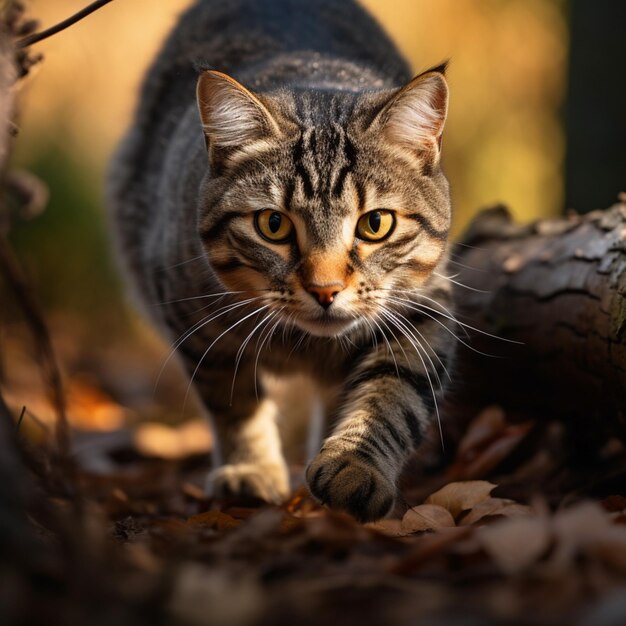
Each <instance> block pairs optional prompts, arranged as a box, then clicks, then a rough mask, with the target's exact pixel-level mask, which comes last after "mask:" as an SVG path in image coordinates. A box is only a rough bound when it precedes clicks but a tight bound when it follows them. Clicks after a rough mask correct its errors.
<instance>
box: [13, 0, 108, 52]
mask: <svg viewBox="0 0 626 626" xmlns="http://www.w3.org/2000/svg"><path fill="white" fill-rule="evenodd" d="M112 1H113V0H96V2H92V3H91V4H90V5H88V6H86V7H85V8H84V9H81V10H80V11H79V12H78V13H75V14H74V15H72V16H71V17H68V18H67V19H66V20H63V21H62V22H59V23H58V24H55V25H54V26H51V27H50V28H47V29H46V30H43V31H41V32H40V33H34V34H33V35H29V36H28V37H24V38H23V39H20V40H19V41H17V42H16V44H15V47H16V48H18V49H21V48H28V46H32V45H33V44H35V43H39V42H40V41H43V40H44V39H47V38H48V37H52V35H56V34H57V33H60V32H61V31H62V30H65V29H66V28H69V27H70V26H72V24H76V22H79V21H80V20H82V19H83V18H85V17H87V16H88V15H91V14H92V13H93V12H94V11H97V10H98V9H100V8H102V7H103V6H104V5H105V4H109V2H112Z"/></svg>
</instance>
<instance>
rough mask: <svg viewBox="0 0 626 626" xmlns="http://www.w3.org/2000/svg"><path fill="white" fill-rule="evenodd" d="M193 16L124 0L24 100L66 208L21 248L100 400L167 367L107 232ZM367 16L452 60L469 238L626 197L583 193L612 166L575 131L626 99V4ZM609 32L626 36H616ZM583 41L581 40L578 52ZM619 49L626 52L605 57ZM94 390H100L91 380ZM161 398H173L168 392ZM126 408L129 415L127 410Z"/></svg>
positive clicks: (50, 63)
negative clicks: (607, 62)
mask: <svg viewBox="0 0 626 626" xmlns="http://www.w3.org/2000/svg"><path fill="white" fill-rule="evenodd" d="M263 1H270V0H263ZM86 4H87V0H31V2H30V9H31V15H32V16H33V17H36V18H37V19H39V20H40V21H41V24H42V27H46V26H50V25H52V24H54V23H56V22H58V21H60V20H62V19H64V18H65V17H67V16H69V15H70V14H72V13H74V12H76V11H78V10H79V9H81V8H82V7H83V6H85V5H86ZM188 4H189V0H160V1H159V2H158V3H157V2H155V1H154V0H116V1H115V2H112V3H111V4H109V5H107V6H105V7H104V8H102V9H101V10H99V11H98V12H96V13H95V14H93V15H92V16H90V17H89V18H87V19H85V20H83V21H81V22H79V23H78V24H76V25H75V26H73V27H71V28H70V29H68V30H66V31H64V32H63V33H61V34H58V35H56V36H54V37H52V38H50V39H48V40H46V41H45V42H42V43H41V44H38V45H37V46H36V50H37V51H40V52H42V53H43V54H44V56H45V60H44V62H43V63H41V64H40V65H39V66H37V68H36V69H35V71H33V72H32V74H31V75H30V76H29V77H28V78H27V80H26V81H25V84H24V85H23V86H22V93H21V111H22V114H21V117H20V120H19V129H20V130H19V137H18V140H17V150H16V160H15V161H16V166H17V167H20V168H24V169H28V170H30V171H32V172H34V173H35V174H36V175H37V176H39V177H40V178H41V179H42V180H43V181H45V183H46V184H47V185H48V187H49V189H50V194H51V195H50V203H49V206H48V208H47V209H46V211H45V212H44V213H43V214H42V215H41V216H38V217H36V218H34V219H32V220H30V221H23V222H20V223H16V224H15V226H14V228H13V231H12V234H11V237H12V241H13V243H14V245H15V246H16V248H17V250H18V253H19V255H20V258H21V259H22V261H23V263H24V265H25V266H26V268H27V270H28V272H29V274H30V275H31V277H32V278H33V281H34V283H35V287H36V291H37V293H38V296H39V298H40V300H41V301H42V303H43V305H44V307H45V309H46V312H47V314H48V317H49V319H50V320H51V323H52V325H53V328H54V331H55V337H56V341H57V343H58V344H59V345H60V346H61V347H60V349H61V351H62V352H63V354H64V359H65V367H66V368H68V369H70V370H72V371H74V372H81V371H82V372H85V371H90V372H92V373H93V371H94V365H93V363H91V361H92V360H93V359H94V358H95V357H93V355H94V354H96V355H98V356H97V360H98V363H99V366H98V367H97V368H96V369H95V371H96V375H97V376H98V379H99V382H98V385H97V386H98V388H99V389H102V388H104V391H105V392H106V393H108V394H109V396H111V397H113V396H115V395H116V394H117V395H120V392H119V388H120V386H121V387H124V385H126V386H127V387H128V386H129V381H130V380H131V379H132V380H135V381H136V380H140V381H143V383H141V384H143V386H144V387H146V388H147V387H149V386H150V384H149V383H150V381H151V380H152V382H153V378H154V368H152V369H150V368H146V367H145V363H146V359H148V360H150V361H151V362H152V364H153V363H154V361H155V360H156V361H158V360H159V359H160V358H162V357H163V356H164V354H165V352H164V350H165V348H164V346H163V345H162V344H161V343H159V342H158V340H156V339H155V338H154V336H153V334H152V332H151V331H150V330H149V329H148V328H147V327H146V325H145V324H144V323H143V322H142V321H140V320H139V319H138V318H137V317H136V316H135V315H134V314H132V313H131V312H130V311H131V309H130V307H129V306H128V305H127V304H126V297H125V296H124V295H123V294H122V289H121V286H120V281H119V279H118V277H117V275H116V272H115V269H114V263H113V262H112V259H111V254H110V244H109V241H108V238H107V234H106V228H105V222H106V219H105V214H104V209H103V203H102V195H103V194H102V186H103V178H104V172H105V170H106V167H107V162H108V160H109V157H110V155H111V152H112V150H113V149H114V147H115V145H116V144H117V142H118V141H119V139H120V137H121V136H122V134H123V132H124V129H125V128H126V126H127V124H128V123H129V120H130V116H131V114H132V111H133V107H134V103H135V100H136V96H137V90H138V86H139V84H140V81H141V78H142V75H143V73H144V70H145V68H146V67H147V65H148V63H149V61H150V60H151V59H152V57H153V56H154V54H155V52H156V50H157V49H158V47H159V44H160V42H161V41H162V40H163V37H164V36H165V34H166V33H167V32H168V30H169V29H170V28H171V27H172V25H173V24H174V22H175V20H176V17H177V15H178V14H179V13H180V11H181V10H182V9H184V8H185V7H186V6H187V5H188ZM363 4H364V5H365V6H366V7H367V8H368V9H370V10H371V11H372V13H373V14H374V15H375V16H376V17H377V18H378V19H379V20H380V22H381V23H382V24H383V25H384V26H385V27H386V29H387V30H388V32H389V33H390V34H391V36H392V37H393V39H394V40H395V41H396V42H397V43H398V45H399V47H400V49H401V50H402V52H403V53H404V54H405V55H406V56H407V58H408V59H409V60H410V62H411V64H412V65H413V67H414V69H415V71H416V72H418V71H421V70H423V69H426V68H428V67H429V66H432V65H435V64H438V63H439V62H441V61H442V60H444V59H447V58H450V59H451V65H450V70H449V74H448V76H449V81H450V86H451V105H450V115H449V121H448V125H447V131H446V135H445V141H444V146H445V147H444V167H445V170H446V172H447V174H448V177H449V178H450V181H451V185H452V190H453V200H454V210H455V222H454V232H455V234H458V233H459V232H460V231H461V230H462V228H463V227H464V225H465V224H466V223H467V221H468V220H469V219H470V218H471V216H472V215H473V214H474V213H475V212H476V211H477V210H479V209H480V208H481V207H484V206H485V205H489V204H493V203H496V202H504V203H506V204H507V205H508V206H509V207H510V208H511V209H512V212H513V214H514V215H515V217H516V218H517V219H519V220H523V221H526V220H531V219H535V218H538V217H546V216H552V215H557V214H560V213H562V212H563V211H564V209H565V208H566V207H567V206H572V205H573V204H576V203H580V205H579V206H576V208H577V209H580V210H590V209H593V208H598V207H600V206H602V207H604V206H608V204H610V202H611V201H612V199H613V198H614V197H615V196H616V195H617V192H618V191H620V190H624V187H626V185H624V184H622V185H621V187H622V189H619V188H618V185H617V183H615V181H614V179H611V178H610V177H609V180H604V181H603V188H602V193H603V194H604V195H603V196H593V195H591V196H590V195H587V196H584V194H582V193H581V192H580V191H576V188H575V185H573V183H572V182H571V181H574V182H576V181H578V182H579V185H580V184H581V183H582V188H583V191H584V190H585V189H587V188H589V187H592V188H593V187H594V184H595V181H596V180H597V179H596V178H594V177H593V176H591V175H589V171H590V170H589V169H588V168H589V167H591V166H592V165H593V163H594V162H595V163H597V162H598V160H599V155H598V153H597V152H594V151H593V150H589V149H587V147H588V146H587V144H585V141H586V137H587V135H589V134H590V133H589V132H586V129H587V126H586V125H585V124H581V123H580V122H581V120H582V119H584V117H583V116H584V115H585V111H588V110H589V108H587V109H585V108H584V107H582V105H581V107H582V108H580V109H576V110H575V111H574V110H573V109H572V110H573V111H574V113H576V115H577V117H575V118H574V116H573V115H574V113H571V114H570V116H569V118H568V107H567V106H566V103H567V101H568V93H569V95H570V97H571V98H574V96H575V97H576V102H582V101H583V100H584V98H585V95H586V94H590V93H591V94H593V93H594V90H596V89H600V90H602V89H605V90H606V89H612V90H615V89H616V88H618V89H622V93H623V89H624V88H623V83H624V79H623V76H624V73H623V69H624V65H623V63H621V60H620V59H623V58H624V52H623V50H622V49H623V39H622V38H621V37H620V36H619V29H620V28H623V25H624V24H625V23H626V18H624V19H621V18H622V17H624V8H623V6H622V7H621V8H620V5H622V3H617V2H609V1H607V0H600V1H599V2H598V3H593V6H591V5H592V3H583V2H582V1H577V0H573V1H572V2H567V1H566V0H437V2H434V1H432V0H393V1H390V0H363ZM585 4H586V6H587V8H585ZM585 11H586V12H587V14H589V15H588V16H587V17H586V15H585ZM591 15H595V16H596V22H598V25H597V28H598V29H600V30H599V31H598V32H599V33H600V35H598V34H597V33H595V31H594V32H592V30H590V29H592V27H593V20H591V19H588V17H589V16H591ZM607 28H609V29H610V28H613V29H617V31H616V32H617V36H615V37H613V36H612V35H611V34H610V33H607V30H606V29H607ZM594 33H595V34H594ZM594 37H595V38H596V39H594ZM598 37H599V39H598ZM572 41H573V42H574V43H576V42H578V43H576V46H575V47H573V48H571V45H570V44H571V42H572ZM606 42H609V43H610V44H611V45H612V46H613V48H614V50H613V51H612V52H611V51H606V50H605V49H604V47H603V46H604V43H606ZM611 42H612V43H611ZM571 51H577V52H576V55H577V56H576V55H573V54H570V52H571ZM605 55H606V58H609V55H612V56H611V58H612V59H613V61H612V62H613V63H614V64H615V63H617V66H618V67H621V69H622V72H621V74H617V75H615V76H614V78H613V79H612V81H611V82H610V84H609V85H607V84H605V83H606V81H603V79H602V75H601V74H600V72H601V71H602V61H601V59H602V58H603V56H605ZM615 55H617V59H618V60H617V61H616V60H615ZM570 60H572V61H570ZM570 62H575V63H576V64H577V67H578V66H580V68H581V71H580V72H577V73H576V76H577V77H578V78H577V80H576V81H573V80H569V81H568V72H569V71H570ZM620 63H621V65H620ZM585 68H587V69H586V71H587V74H585V73H584V71H583V70H585ZM604 74H606V72H604ZM620 85H621V87H620ZM609 100H610V98H607V99H605V101H604V102H603V105H602V106H603V107H609V108H608V109H606V108H604V109H603V108H597V107H596V108H595V110H594V119H593V120H590V122H591V121H593V122H594V123H595V124H601V123H602V121H603V120H606V118H607V117H608V118H609V120H610V121H612V116H613V117H614V118H615V119H617V118H618V117H619V118H623V117H624V115H623V112H622V113H621V114H620V113H619V106H620V105H617V104H616V103H615V102H612V103H611V102H609ZM611 107H613V111H614V112H611ZM570 109H571V107H570ZM568 119H569V120H570V121H569V122H568V121H567V120H568ZM572 120H574V121H572ZM605 126H606V125H605ZM590 128H591V126H590ZM611 128H613V129H615V128H616V127H611ZM617 129H618V130H619V127H617ZM622 130H623V122H622ZM620 132H621V131H620ZM576 133H578V134H576ZM598 133H600V131H598V132H594V133H592V134H593V137H594V138H595V140H596V141H600V142H602V141H605V142H606V141H608V139H603V138H602V134H601V133H600V134H598ZM609 134H610V133H609ZM567 135H569V136H570V137H572V138H573V139H572V141H574V140H575V141H578V142H579V143H580V147H579V154H581V155H583V156H585V157H586V158H587V162H583V160H582V157H581V159H580V160H577V161H576V162H572V163H569V165H568V171H571V172H574V175H572V174H569V175H566V169H565V163H566V136H567ZM613 135H615V132H613ZM609 139H610V138H609ZM614 139H615V137H613V140H614ZM620 141H621V140H620ZM614 143H615V142H614ZM601 145H602V144H601ZM617 145H620V143H619V142H618V144H617ZM612 158H613V161H614V160H615V158H618V161H619V160H620V159H621V161H620V167H621V166H623V165H624V155H623V148H622V149H621V150H620V151H619V155H618V152H617V151H616V152H615V156H614V157H612ZM570 160H571V159H570ZM600 160H601V159H600ZM589 162H591V165H590V163H589ZM577 167H578V170H577V169H576V168H577ZM623 171H625V172H626V167H624V170H623ZM581 172H582V174H581ZM585 172H586V173H587V175H585ZM568 179H569V181H570V182H568ZM586 181H589V182H588V183H587V182H586ZM625 182H626V181H625ZM577 194H578V195H577ZM593 203H598V204H597V205H595V206H594V205H593ZM602 203H603V204H602ZM583 204H584V206H583ZM3 309H5V310H4V311H3V312H2V315H3V316H4V317H5V320H4V321H5V322H6V324H5V326H4V328H5V330H4V331H3V337H4V340H5V342H9V343H10V342H11V341H16V342H17V341H18V339H16V338H17V337H18V335H19V332H18V327H17V326H16V325H12V324H13V322H14V316H13V313H12V312H11V308H10V304H9V306H7V307H3ZM7 329H8V330H7ZM87 362H89V363H88V364H86V363H87ZM81 368H82V369H81ZM90 368H91V369H90ZM5 369H6V366H5ZM18 369H19V368H18ZM77 376H78V374H77ZM103 380H104V382H103ZM81 384H83V385H87V387H89V381H87V382H86V383H85V382H84V381H83V382H82V383H81ZM137 384H139V383H137ZM172 384H173V385H174V386H175V385H179V384H180V383H172ZM18 387H19V385H18ZM141 388H142V389H143V387H141ZM94 393H95V392H94ZM124 393H125V394H126V396H125V397H126V404H127V405H132V397H133V393H134V391H133V389H126V391H125V392H124ZM137 393H139V392H137ZM162 393H163V396H164V397H167V398H171V397H172V394H171V393H170V392H169V391H168V389H167V386H166V389H165V391H163V392H162ZM172 393H173V392H172ZM129 397H130V398H131V400H128V398H129ZM157 403H158V398H157ZM112 405H113V407H114V408H115V405H116V403H115V402H112ZM42 410H43V409H42ZM112 410H113V409H112ZM113 412H115V411H114V410H113ZM118 412H119V411H118ZM118 417H119V416H118ZM120 419H121V418H120ZM105 421H106V420H105Z"/></svg>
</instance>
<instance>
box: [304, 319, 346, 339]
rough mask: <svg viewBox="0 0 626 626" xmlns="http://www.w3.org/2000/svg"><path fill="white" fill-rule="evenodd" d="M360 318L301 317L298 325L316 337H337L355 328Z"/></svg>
mask: <svg viewBox="0 0 626 626" xmlns="http://www.w3.org/2000/svg"><path fill="white" fill-rule="evenodd" d="M357 323H358V320H356V319H354V318H352V317H350V318H339V319H333V318H331V317H323V318H317V319H307V318H299V319H298V321H297V325H298V326H299V327H300V328H301V329H302V330H304V331H306V332H307V333H309V334H311V335H314V336H315V337H337V336H339V335H343V334H345V333H346V332H347V331H349V330H350V329H351V328H354V327H355V326H356V324H357Z"/></svg>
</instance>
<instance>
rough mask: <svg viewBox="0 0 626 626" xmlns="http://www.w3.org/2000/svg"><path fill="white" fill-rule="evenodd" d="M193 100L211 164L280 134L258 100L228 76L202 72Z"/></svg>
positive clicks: (208, 71) (268, 113) (213, 71)
mask: <svg viewBox="0 0 626 626" xmlns="http://www.w3.org/2000/svg"><path fill="white" fill-rule="evenodd" d="M196 97H197V102H198V109H199V111H200V119H201V120H202V127H203V130H204V134H205V137H206V141H207V148H208V150H209V157H210V159H211V161H212V162H214V161H220V162H221V161H224V160H225V159H227V158H228V156H229V155H232V154H233V153H234V152H236V151H237V150H240V149H242V148H245V147H246V146H248V145H250V144H252V143H254V142H256V141H259V140H262V139H265V138H267V137H269V136H272V135H277V134H279V132H280V131H279V129H278V126H277V124H276V121H275V120H274V118H273V117H272V115H271V113H270V112H269V111H268V109H267V107H266V106H265V105H264V104H263V103H262V102H261V101H260V100H259V98H258V97H257V96H256V95H254V94H253V93H252V92H251V91H250V90H248V89H246V88H245V87H244V86H243V85H242V84H240V83H238V82H237V81H236V80H235V79H234V78H231V77H230V76H228V75H227V74H223V73H222V72H218V71H215V70H207V71H205V72H203V73H202V74H201V75H200V77H199V78H198V84H197V88H196Z"/></svg>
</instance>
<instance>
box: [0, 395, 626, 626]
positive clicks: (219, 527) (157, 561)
mask: <svg viewBox="0 0 626 626" xmlns="http://www.w3.org/2000/svg"><path fill="white" fill-rule="evenodd" d="M92 396H93V397H95V394H92ZM106 402H107V405H108V406H110V405H111V400H110V399H108V398H107V400H106ZM189 424H190V425H189V426H186V425H182V426H166V427H163V428H162V427H160V426H155V425H154V424H152V423H149V422H148V423H147V424H145V425H143V424H139V425H138V427H135V428H134V429H130V430H122V431H115V432H117V433H118V434H113V433H106V434H103V433H91V434H88V433H84V434H83V435H82V436H81V437H79V438H76V439H75V445H76V448H77V452H78V453H77V454H76V456H75V461H76V463H77V465H76V467H74V469H73V471H72V472H71V473H70V474H69V475H66V476H57V475H55V469H54V463H53V462H51V463H50V464H49V469H48V474H47V477H46V481H47V483H48V487H46V488H45V489H44V491H43V492H44V493H48V505H49V507H50V508H51V509H52V510H53V511H55V513H54V514H53V516H58V515H59V514H61V515H62V516H64V517H65V518H67V521H68V524H69V525H70V527H71V528H73V531H72V532H71V533H70V537H72V536H73V535H76V537H80V539H76V538H74V539H66V541H67V542H69V544H70V545H71V544H72V543H73V542H76V544H77V545H78V546H82V547H83V548H84V547H85V545H89V549H84V552H83V559H84V560H85V562H86V563H88V567H89V570H90V571H91V572H92V574H91V576H92V577H93V583H94V585H95V587H94V589H95V588H102V589H106V590H107V591H106V594H107V598H108V600H107V601H108V602H110V603H112V604H116V603H117V605H118V608H117V611H118V613H120V614H124V615H126V616H127V618H128V620H130V621H128V620H127V623H133V624H135V623H137V624H141V623H144V622H145V623H148V621H150V623H153V621H152V618H153V617H155V616H156V617H157V618H158V619H161V620H163V619H165V620H166V621H167V620H171V621H172V622H174V623H183V624H192V625H193V624H198V625H200V624H220V625H222V624H225V625H229V624H233V625H234V624H237V625H238V624H270V625H271V624H291V623H298V624H305V625H306V624H318V623H320V622H323V621H327V622H329V623H342V624H344V623H345V624H352V623H354V624H368V623H372V624H378V623H392V624H399V625H402V624H407V625H408V624H418V623H419V624H428V625H430V624H441V625H443V626H446V625H447V624H450V625H456V624H459V623H463V624H465V623H468V624H473V623H475V624H486V625H489V624H500V623H515V624H562V623H567V624H573V625H577V624H580V626H588V621H587V622H586V621H585V620H588V619H589V617H588V616H589V615H592V616H595V617H594V619H596V618H597V619H598V620H601V619H605V621H604V622H602V621H598V622H597V623H598V624H599V626H602V625H603V623H605V624H607V626H608V625H609V624H613V623H621V622H611V621H610V619H613V617H614V616H615V615H621V613H620V611H624V610H626V609H625V607H624V603H623V602H619V601H617V600H612V598H613V597H614V595H613V594H616V593H617V594H618V595H619V591H620V590H624V589H625V588H626V523H625V520H626V491H624V489H621V490H619V489H618V490H615V485H616V484H619V482H616V476H617V477H619V476H622V477H623V476H626V471H624V467H623V465H621V461H620V458H621V457H620V450H619V449H617V451H616V452H615V453H614V454H612V455H609V458H607V459H605V460H604V462H605V466H606V468H607V472H606V476H607V477H608V480H607V483H606V485H605V484H603V483H602V471H596V473H595V476H596V479H597V480H596V483H594V484H589V481H588V480H587V482H586V483H585V482H584V481H583V482H582V483H581V480H580V476H579V475H578V474H577V471H576V468H575V466H574V467H573V466H572V465H571V464H568V462H567V461H568V459H569V457H568V454H569V453H568V452H567V451H566V449H565V445H564V444H562V443H559V441H560V440H559V437H558V436H557V435H555V432H557V433H560V432H561V431H560V430H559V429H558V428H557V429H556V431H555V430H554V429H551V428H549V427H546V426H545V425H542V426H541V427H537V426H536V425H535V423H534V422H533V420H531V419H525V420H523V421H522V422H519V421H518V422H516V423H511V424H509V423H508V422H507V416H506V414H505V413H504V411H502V410H501V409H499V408H498V407H488V408H486V409H485V410H484V411H482V412H481V413H480V414H478V415H477V416H476V418H475V419H474V420H473V421H472V422H471V423H470V424H469V426H468V428H467V430H466V432H465V434H464V436H463V438H462V439H461V441H460V442H459V445H458V446H457V448H456V453H455V456H454V457H453V458H451V459H449V461H448V462H447V463H444V464H439V465H433V466H432V467H427V466H424V467H421V469H420V471H419V472H414V473H413V474H411V475H410V476H409V482H408V487H407V489H405V490H404V492H403V497H402V498H401V499H400V506H399V507H398V508H397V510H396V514H395V515H394V517H392V518H390V519H384V520H380V521H378V522H375V523H370V524H365V525H361V524H358V523H357V522H355V521H354V520H353V519H351V518H350V517H348V516H347V515H344V514H341V513H336V512H332V511H329V510H328V509H326V508H324V507H321V506H320V505H318V504H317V503H316V502H314V501H313V500H312V499H311V498H310V497H309V495H308V491H307V489H306V488H305V487H304V486H301V487H299V488H297V489H296V490H295V491H294V493H293V495H292V496H291V497H290V499H289V500H288V501H287V502H285V503H284V504H283V505H281V506H269V505H264V504H262V503H260V502H245V501H237V500H232V499H211V498H207V497H206V496H205V494H204V491H203V490H202V488H201V485H202V481H203V477H204V475H205V474H206V471H207V470H208V469H209V464H208V456H207V454H206V449H207V448H208V447H210V445H211V442H210V439H209V438H207V436H206V435H204V434H203V433H202V429H201V427H200V426H198V425H197V423H195V422H190V423H189ZM194 429H196V430H194ZM537 429H539V431H540V433H539V435H537V432H536V431H537ZM188 433H192V434H191V435H189V434H188ZM560 446H561V447H560ZM546 454H547V456H548V458H547V459H546ZM94 459H97V460H98V461H97V462H94ZM620 472H621V473H620ZM300 474H301V472H300ZM51 476H53V477H54V481H52V482H53V483H55V486H54V487H50V486H49V483H50V477H51ZM68 476H69V477H68ZM32 478H33V479H34V480H35V481H36V482H37V484H38V487H37V488H38V489H39V490H40V491H41V489H42V488H43V487H42V485H43V484H44V482H45V481H42V478H44V477H43V476H41V475H39V474H38V473H37V472H34V473H33V476H32ZM59 483H65V484H64V487H63V489H62V490H61V492H59V490H58V486H59ZM583 484H584V485H585V488H586V489H587V491H586V492H584V491H583V490H582V488H581V485H583ZM621 484H622V485H624V484H625V483H621ZM607 489H612V491H610V492H606V493H603V491H605V490H607ZM46 490H47V491H46ZM599 494H600V496H601V497H598V495H599ZM77 503H78V504H77ZM81 503H82V504H81ZM34 519H37V518H34ZM37 524H38V525H39V526H40V529H39V530H38V532H37V534H38V541H42V539H41V537H44V538H46V539H44V543H46V542H50V541H51V542H52V543H51V544H50V546H48V548H49V549H50V550H52V552H53V554H54V551H55V545H56V542H57V541H58V540H57V539H54V537H56V536H57V535H58V530H57V531H55V530H54V529H52V530H50V531H48V530H46V522H45V521H37ZM42 529H43V530H44V531H45V532H42ZM83 548H81V549H83ZM76 549H78V548H77V547H76V546H75V547H74V550H76ZM48 558H51V557H48ZM56 558H57V559H58V558H60V556H59V554H58V553H57V556H56ZM84 566H85V564H84V563H83V567H84ZM66 570H67V571H66V575H67V576H72V577H76V576H84V572H82V571H74V570H73V569H72V567H66ZM112 571H116V572H118V579H116V581H115V582H112V581H110V580H109V579H110V576H111V572H112ZM47 575H48V576H49V577H50V578H51V581H50V582H54V583H55V584H57V585H59V584H60V581H59V576H61V578H62V575H60V574H59V573H58V572H57V573H56V574H54V575H52V574H47ZM103 581H107V582H103ZM63 584H65V585H67V584H69V583H68V582H67V581H65V582H64V583H63ZM25 589H29V593H34V592H33V591H32V589H31V588H28V587H27V586H26V587H25ZM24 593H26V592H24ZM90 593H91V596H93V595H94V593H96V592H95V591H92V592H90ZM96 595H97V594H96ZM91 596H90V597H91ZM615 597H617V596H615ZM146 598H150V603H151V604H150V609H149V610H148V609H146V602H147V600H146ZM78 604H79V607H78V608H77V607H76V606H74V607H72V611H73V613H72V615H74V614H75V613H76V612H78V614H80V615H81V616H82V618H84V619H83V621H85V619H86V616H90V615H92V613H91V612H90V611H91V610H92V608H93V607H92V606H91V605H90V606H89V607H86V606H85V602H79V603H78ZM92 604H93V603H92ZM605 604H606V606H605ZM9 605H10V603H9ZM3 606H4V605H3V594H2V592H0V609H1V608H2V607H3ZM59 606H64V605H63V604H61V605H59ZM607 607H608V608H607ZM66 610H67V611H68V614H67V615H65V616H64V613H63V610H62V609H61V612H60V613H59V616H60V617H59V620H58V623H59V624H64V623H71V619H70V617H69V615H70V613H69V608H68V609H66ZM605 613H606V614H607V615H609V617H607V618H605V617H602V616H604V615H605ZM624 614H626V613H624ZM128 615H130V616H132V617H128ZM598 615H599V616H600V617H597V616H598ZM149 616H150V619H149ZM125 619H126V618H125ZM158 619H157V621H158ZM3 623H4V622H3ZM6 623H9V622H6ZM35 623H36V622H35ZM101 623H113V622H106V621H104V622H101ZM119 623H124V622H123V620H122V621H120V622H119ZM624 623H626V622H624ZM594 626H595V624H594Z"/></svg>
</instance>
